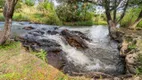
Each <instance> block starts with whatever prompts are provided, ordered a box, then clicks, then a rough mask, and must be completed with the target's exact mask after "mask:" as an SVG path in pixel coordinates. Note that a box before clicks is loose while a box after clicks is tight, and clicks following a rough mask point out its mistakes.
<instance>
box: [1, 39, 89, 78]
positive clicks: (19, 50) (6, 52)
mask: <svg viewBox="0 0 142 80" xmlns="http://www.w3.org/2000/svg"><path fill="white" fill-rule="evenodd" d="M21 79H22V80H89V79H87V78H84V77H69V76H67V75H64V74H63V73H62V72H60V71H59V70H57V69H56V68H54V67H52V66H51V65H49V64H47V63H46V62H44V61H43V60H41V59H39V58H37V57H36V56H35V55H34V54H32V52H27V51H25V49H24V48H23V47H22V46H21V44H20V42H13V41H12V42H8V43H7V44H5V45H3V46H0V80H21Z"/></svg>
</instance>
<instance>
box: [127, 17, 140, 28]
mask: <svg viewBox="0 0 142 80" xmlns="http://www.w3.org/2000/svg"><path fill="white" fill-rule="evenodd" d="M141 21H142V18H140V19H137V20H136V21H135V22H134V23H133V24H132V25H131V26H130V29H136V27H137V25H138V24H139V23H140V22H141Z"/></svg>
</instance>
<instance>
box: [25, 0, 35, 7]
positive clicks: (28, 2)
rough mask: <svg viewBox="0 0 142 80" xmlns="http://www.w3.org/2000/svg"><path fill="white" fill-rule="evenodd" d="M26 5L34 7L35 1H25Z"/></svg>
mask: <svg viewBox="0 0 142 80" xmlns="http://www.w3.org/2000/svg"><path fill="white" fill-rule="evenodd" d="M25 4H26V5H27V6H34V4H35V0H25Z"/></svg>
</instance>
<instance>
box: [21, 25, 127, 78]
mask: <svg viewBox="0 0 142 80" xmlns="http://www.w3.org/2000/svg"><path fill="white" fill-rule="evenodd" d="M88 31H89V30H88ZM88 34H89V33H88ZM88 34H85V33H83V32H80V31H75V30H69V29H63V28H61V29H60V28H59V27H43V28H35V29H31V30H28V32H27V33H25V34H23V35H22V36H20V38H19V39H20V41H21V42H22V44H23V46H24V47H26V48H27V49H29V48H31V49H32V50H34V51H40V50H41V49H42V50H45V51H46V52H47V59H48V63H49V64H51V65H52V66H54V67H56V68H58V69H61V70H62V71H63V72H64V73H67V74H70V75H80V74H82V73H83V74H85V75H87V74H88V73H90V72H103V73H106V74H110V75H119V74H123V73H125V66H124V62H123V58H121V56H120V55H119V51H118V49H117V46H114V44H115V45H117V43H115V42H113V44H110V43H111V42H110V41H111V40H110V41H109V40H108V42H101V44H100V43H99V42H97V43H96V42H94V40H93V39H92V38H90V37H88ZM76 73H77V74H76ZM93 75H94V74H92V75H91V76H93Z"/></svg>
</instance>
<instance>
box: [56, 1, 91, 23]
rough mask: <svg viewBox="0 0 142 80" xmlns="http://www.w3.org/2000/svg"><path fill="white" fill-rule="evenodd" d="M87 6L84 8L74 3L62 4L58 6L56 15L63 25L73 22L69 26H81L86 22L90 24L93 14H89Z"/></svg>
mask: <svg viewBox="0 0 142 80" xmlns="http://www.w3.org/2000/svg"><path fill="white" fill-rule="evenodd" d="M88 6H89V4H88V5H86V6H84V5H81V6H80V5H79V3H74V4H69V3H64V4H62V5H60V6H58V7H57V9H56V13H57V15H58V17H59V19H60V20H61V21H63V23H66V22H67V23H69V24H70V22H73V23H71V24H75V25H76V24H77V25H78V24H81V23H82V25H83V24H84V23H85V24H86V22H87V24H88V22H89V24H90V22H91V24H92V22H93V19H92V18H93V12H91V10H90V8H88Z"/></svg>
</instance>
